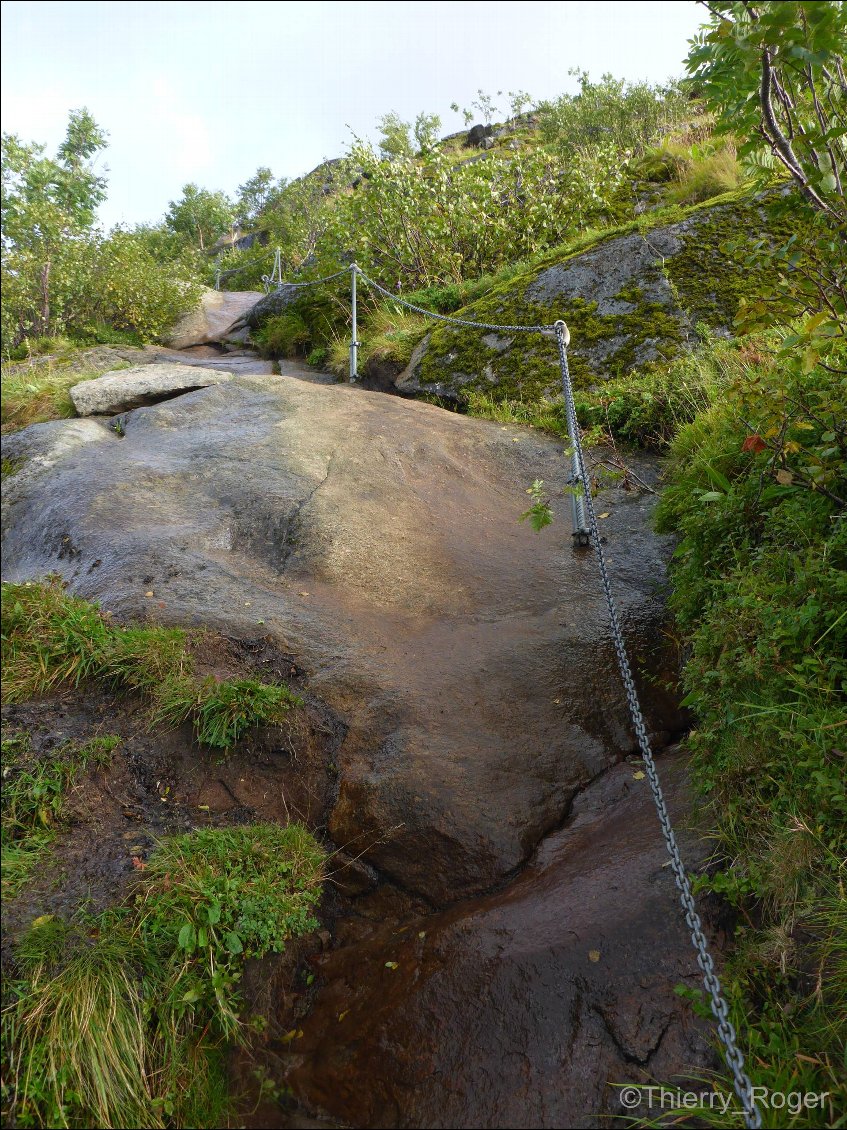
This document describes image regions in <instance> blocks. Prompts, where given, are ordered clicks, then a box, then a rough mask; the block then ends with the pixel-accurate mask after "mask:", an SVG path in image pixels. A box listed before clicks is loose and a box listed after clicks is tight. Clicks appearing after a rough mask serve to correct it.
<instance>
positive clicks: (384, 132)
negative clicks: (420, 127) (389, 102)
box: [377, 111, 414, 161]
mask: <svg viewBox="0 0 847 1130" xmlns="http://www.w3.org/2000/svg"><path fill="white" fill-rule="evenodd" d="M377 126H378V128H379V134H380V140H379V151H380V153H381V154H382V156H383V157H385V158H387V159H388V160H389V161H392V160H395V159H396V158H399V157H411V156H412V154H413V152H414V149H413V146H412V139H411V137H410V133H411V129H412V126H411V124H410V123H409V122H404V121H403V120H402V119H401V117H400V115H399V114H395V113H394V112H393V111H392V112H391V113H389V114H383V116H382V117H381V118H380V119H379V121H378V122H377Z"/></svg>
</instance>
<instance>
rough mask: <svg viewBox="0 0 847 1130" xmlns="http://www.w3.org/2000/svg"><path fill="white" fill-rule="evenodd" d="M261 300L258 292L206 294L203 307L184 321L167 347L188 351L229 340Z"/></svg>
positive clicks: (201, 301) (173, 334)
mask: <svg viewBox="0 0 847 1130" xmlns="http://www.w3.org/2000/svg"><path fill="white" fill-rule="evenodd" d="M261 297H262V294H261V291H257V290H207V291H204V292H203V295H202V297H201V299H200V304H199V306H198V307H197V308H196V309H194V310H192V311H191V312H190V313H188V314H186V315H185V316H184V317H183V318H181V319H180V321H179V322H178V323H177V324H176V326H174V328H173V329H172V330H171V331H170V334H169V335H168V336H167V337H166V339H165V344H166V345H167V346H169V347H170V348H171V349H188V348H190V347H191V346H193V345H208V344H210V343H213V342H221V341H225V340H226V337H227V332H228V331H229V330H230V329H231V328H232V326H233V325H235V324H236V323H238V322H239V321H240V320H241V319H242V318H243V316H244V314H246V312H247V311H248V310H249V309H250V308H251V307H252V306H254V305H255V304H256V302H258V300H259V299H260V298H261Z"/></svg>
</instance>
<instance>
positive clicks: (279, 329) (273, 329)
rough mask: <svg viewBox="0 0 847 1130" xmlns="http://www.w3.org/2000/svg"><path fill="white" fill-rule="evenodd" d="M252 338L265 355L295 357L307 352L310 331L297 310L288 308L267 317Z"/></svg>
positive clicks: (309, 342)
mask: <svg viewBox="0 0 847 1130" xmlns="http://www.w3.org/2000/svg"><path fill="white" fill-rule="evenodd" d="M253 340H254V341H255V343H256V345H258V347H259V350H260V351H261V353H262V355H263V356H265V357H296V356H303V355H304V354H306V353H307V352H308V350H309V348H310V347H311V343H312V333H311V330H310V328H309V326H308V325H307V324H306V322H305V320H304V318H303V315H302V314H301V313H300V312H299V310H295V309H289V310H286V311H285V313H283V314H275V315H274V316H273V317H271V318H268V320H267V321H266V322H264V323H263V324H262V326H261V328H260V329H259V330H256V331H255V332H254V334H253Z"/></svg>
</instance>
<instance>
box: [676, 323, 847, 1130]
mask: <svg viewBox="0 0 847 1130" xmlns="http://www.w3.org/2000/svg"><path fill="white" fill-rule="evenodd" d="M727 348H728V347H727ZM723 352H725V351H723ZM737 352H738V354H739V356H743V355H745V354H746V358H747V360H746V361H745V363H744V370H743V372H741V373H736V376H735V378H734V379H732V380H725V381H724V384H723V386H722V388H721V390H720V393H719V395H716V396H715V397H714V398H713V399H712V402H711V403H710V404H709V405H708V406H706V407H705V408H704V409H703V410H702V411H701V412H699V413H698V414H697V415H696V416H695V418H694V419H693V420H692V421H691V422H689V423H687V424H684V425H683V426H682V427H681V428H680V429H679V431H678V433H677V435H676V437H675V438H674V439H673V441H672V442H671V444H670V449H669V453H670V457H669V464H668V467H667V470H666V477H667V480H668V486H667V487H666V489H665V491H664V493H663V496H662V498H661V501H660V505H659V511H658V519H659V524H660V529H662V530H666V531H673V532H674V533H676V534H677V536H678V537H679V539H680V540H679V544H678V547H677V549H676V553H675V556H674V559H673V563H672V569H671V577H672V581H673V596H672V598H671V600H672V606H673V609H674V611H675V614H676V618H677V623H678V625H679V629H680V631H681V633H682V635H683V638H684V640H685V641H686V644H687V647H688V649H689V658H688V661H687V663H686V666H685V669H684V673H683V681H684V686H685V690H686V699H685V702H686V704H687V705H688V706H689V707H690V708H691V709H692V710H693V712H694V715H695V718H696V727H695V730H694V732H693V733H692V734H691V735H690V738H689V746H690V748H691V750H692V753H693V761H692V768H693V779H694V780H695V782H696V783H697V786H698V788H700V789H701V790H702V791H703V792H704V793H705V795H706V797H707V798H708V800H709V802H710V811H711V815H712V819H713V820H714V824H715V828H716V832H717V842H718V848H717V851H716V856H715V861H714V870H713V872H712V873H711V874H710V875H709V876H707V877H706V878H705V879H704V880H703V881H702V882H701V885H702V886H706V887H708V888H709V889H711V890H713V891H715V892H717V893H718V894H720V895H721V896H722V897H723V898H725V899H727V900H729V902H730V903H731V904H732V906H733V907H735V908H736V909H737V911H738V914H739V925H738V929H737V936H736V943H737V944H736V948H735V950H734V952H733V953H732V954H731V955H730V958H729V961H728V965H727V969H726V974H725V983H726V986H727V991H728V993H729V996H730V1000H731V1004H732V1010H733V1019H734V1021H735V1023H736V1025H737V1027H738V1029H739V1032H740V1034H741V1038H742V1041H743V1042H744V1043H745V1044H746V1050H747V1055H748V1068H749V1071H750V1074H751V1077H752V1079H753V1081H754V1083H755V1084H757V1085H760V1086H767V1087H770V1088H771V1089H772V1090H783V1091H790V1090H805V1091H810V1092H811V1091H816V1092H818V1091H829V1092H830V1094H831V1095H832V1096H837V1095H839V1094H841V1095H844V1094H847V1071H845V1064H844V1061H843V1040H842V1039H841V1037H842V1036H843V1033H839V1031H838V1027H837V1025H836V1024H834V1023H833V1018H834V1017H836V1016H838V1015H842V1016H843V1008H844V993H845V985H847V950H846V949H845V946H844V943H843V939H844V937H845V934H847V897H845V884H846V883H847V874H846V873H845V862H844V848H845V844H847V791H845V787H844V782H845V755H844V741H845V733H847V729H845V728H847V662H845V657H847V611H845V610H847V519H845V511H847V390H845V385H844V367H843V358H839V355H838V349H837V346H836V347H834V348H833V349H831V350H830V352H829V353H827V354H826V356H825V357H824V361H825V362H826V364H825V365H818V366H815V367H814V368H812V369H811V370H810V371H808V372H805V371H804V367H805V366H804V365H803V363H802V357H801V358H799V359H798V358H795V359H793V360H792V359H791V357H790V355H786V354H785V353H782V354H778V353H776V351H773V352H771V353H770V354H768V353H765V352H761V351H758V350H756V349H755V348H754V347H753V346H751V345H748V346H747V347H745V346H743V345H742V346H741V347H740V349H739V350H738V351H737ZM754 358H755V360H754ZM839 370H840V371H839ZM725 375H726V374H725ZM834 1101H835V1100H834V1099H832V1100H831V1102H830V1106H829V1107H828V1108H827V1109H826V1110H821V1111H819V1112H818V1115H817V1116H812V1115H810V1113H809V1112H805V1114H804V1117H809V1118H813V1117H817V1118H818V1121H809V1122H802V1123H800V1122H795V1123H793V1124H794V1125H798V1126H799V1125H804V1126H808V1125H821V1126H824V1125H838V1123H837V1122H833V1121H831V1117H834V1113H833V1112H834V1110H835V1109H836V1107H837V1104H836V1107H833V1105H832V1103H833V1102H834Z"/></svg>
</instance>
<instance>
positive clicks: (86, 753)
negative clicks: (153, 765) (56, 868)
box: [1, 732, 119, 898]
mask: <svg viewBox="0 0 847 1130" xmlns="http://www.w3.org/2000/svg"><path fill="white" fill-rule="evenodd" d="M118 741H119V739H118V738H116V737H100V738H93V739H92V740H91V741H89V742H86V743H85V744H84V745H81V746H80V745H77V744H76V743H74V742H65V743H64V744H63V745H61V746H59V747H58V748H57V749H53V750H50V751H49V752H48V753H46V754H44V755H42V756H41V757H40V758H37V757H35V755H34V754H33V753H32V748H31V742H30V738H29V735H28V734H26V733H25V732H19V733H15V734H13V735H11V736H10V737H8V738H6V739H4V741H3V747H2V753H3V801H2V825H1V826H2V847H3V864H2V875H3V878H2V883H3V897H4V898H7V897H10V898H11V897H14V896H15V895H16V894H17V893H18V892H19V891H20V890H21V888H22V887H24V886H25V885H26V883H27V882H28V880H29V878H30V876H31V874H32V871H33V869H34V868H35V867H36V866H37V864H38V863H39V861H40V860H41V859H42V858H43V855H44V852H45V850H46V849H47V847H49V845H50V843H51V842H52V840H53V838H54V834H55V828H56V826H57V825H58V824H59V823H60V822H61V820H62V816H63V812H64V806H65V797H66V795H67V792H68V790H69V789H70V788H71V786H72V785H73V784H74V783H75V781H76V780H77V779H78V778H79V776H80V775H81V774H82V773H83V772H85V771H86V770H87V769H88V768H89V767H91V766H94V767H96V768H100V767H102V766H103V765H105V764H107V763H108V761H109V760H110V758H111V755H112V751H113V750H114V748H115V746H116V745H117V744H118Z"/></svg>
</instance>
